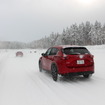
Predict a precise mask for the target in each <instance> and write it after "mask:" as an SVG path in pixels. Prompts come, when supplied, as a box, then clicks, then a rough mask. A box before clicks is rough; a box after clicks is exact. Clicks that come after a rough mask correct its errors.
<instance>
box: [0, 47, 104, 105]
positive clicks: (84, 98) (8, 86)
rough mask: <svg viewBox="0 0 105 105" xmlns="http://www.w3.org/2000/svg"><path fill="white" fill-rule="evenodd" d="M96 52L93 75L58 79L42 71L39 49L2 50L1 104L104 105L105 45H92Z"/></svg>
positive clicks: (93, 51)
mask: <svg viewBox="0 0 105 105" xmlns="http://www.w3.org/2000/svg"><path fill="white" fill-rule="evenodd" d="M88 48H89V49H90V51H91V52H92V53H93V54H94V56H95V71H96V72H95V74H94V75H93V76H92V77H91V78H90V79H84V78H82V77H76V78H72V79H65V78H63V77H59V80H58V81H57V82H54V81H53V80H52V78H51V75H50V74H49V73H47V72H42V73H40V72H39V69H38V59H39V56H40V54H41V53H42V52H43V51H42V50H37V53H34V51H32V52H31V53H30V50H23V53H24V56H23V57H22V58H21V57H15V52H16V51H15V50H7V51H4V50H1V51H0V105H104V104H105V61H104V60H105V55H104V54H105V46H96V47H88Z"/></svg>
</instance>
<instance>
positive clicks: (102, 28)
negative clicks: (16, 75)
mask: <svg viewBox="0 0 105 105" xmlns="http://www.w3.org/2000/svg"><path fill="white" fill-rule="evenodd" d="M2 43H3V42H2ZM68 44H69V45H82V46H84V45H102V44H105V24H104V25H102V24H101V23H100V22H98V21H96V22H95V23H94V24H92V23H90V22H89V21H87V22H85V23H81V24H79V25H77V24H76V23H75V24H73V25H71V26H70V27H67V28H66V29H63V31H62V33H54V32H52V33H51V34H50V35H49V36H48V37H46V36H45V37H43V38H42V39H40V40H35V41H33V42H30V43H20V42H5V43H3V44H2V45H0V48H1V47H2V48H11V49H18V48H49V47H51V46H54V45H68Z"/></svg>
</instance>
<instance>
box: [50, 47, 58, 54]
mask: <svg viewBox="0 0 105 105" xmlns="http://www.w3.org/2000/svg"><path fill="white" fill-rule="evenodd" d="M57 52H58V49H57V48H52V49H51V53H50V55H56V54H57Z"/></svg>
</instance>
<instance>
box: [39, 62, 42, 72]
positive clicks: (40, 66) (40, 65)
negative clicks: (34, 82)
mask: <svg viewBox="0 0 105 105" xmlns="http://www.w3.org/2000/svg"><path fill="white" fill-rule="evenodd" d="M39 71H40V72H42V63H41V61H39Z"/></svg>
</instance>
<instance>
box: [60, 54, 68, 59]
mask: <svg viewBox="0 0 105 105" xmlns="http://www.w3.org/2000/svg"><path fill="white" fill-rule="evenodd" d="M61 58H62V60H67V59H69V58H68V56H67V55H65V54H64V55H63V56H62V57H61Z"/></svg>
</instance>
